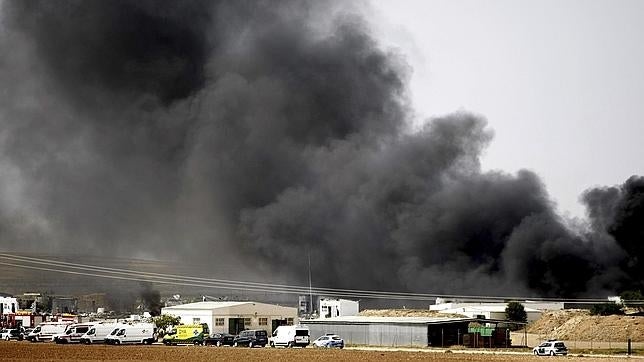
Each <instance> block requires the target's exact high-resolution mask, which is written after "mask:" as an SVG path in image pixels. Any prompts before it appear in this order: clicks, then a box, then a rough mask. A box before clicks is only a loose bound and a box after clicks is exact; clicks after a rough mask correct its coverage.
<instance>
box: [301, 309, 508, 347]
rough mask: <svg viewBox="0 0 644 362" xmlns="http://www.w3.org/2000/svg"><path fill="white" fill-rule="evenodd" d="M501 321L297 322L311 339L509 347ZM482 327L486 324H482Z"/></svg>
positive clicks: (361, 319)
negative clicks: (327, 336)
mask: <svg viewBox="0 0 644 362" xmlns="http://www.w3.org/2000/svg"><path fill="white" fill-rule="evenodd" d="M504 323H505V321H494V320H488V319H479V318H466V317H462V318H447V317H438V318H436V317H367V316H353V317H337V318H325V319H311V320H303V321H301V324H302V325H305V326H307V327H309V330H310V331H311V338H312V339H315V338H317V337H319V336H322V335H324V334H329V333H331V334H338V335H339V336H341V337H342V338H343V339H344V341H345V343H347V344H356V345H365V346H390V347H428V346H429V347H448V346H454V345H465V346H471V347H483V346H486V347H509V346H510V345H511V341H510V339H509V331H508V329H507V328H506V327H505V326H502V325H503V324H504ZM483 326H486V327H483Z"/></svg>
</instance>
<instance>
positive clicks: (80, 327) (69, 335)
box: [52, 323, 97, 344]
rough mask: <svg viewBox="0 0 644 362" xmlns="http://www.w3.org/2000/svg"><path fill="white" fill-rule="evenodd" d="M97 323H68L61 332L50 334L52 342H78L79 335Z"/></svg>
mask: <svg viewBox="0 0 644 362" xmlns="http://www.w3.org/2000/svg"><path fill="white" fill-rule="evenodd" d="M96 324H97V323H77V324H70V325H69V326H67V329H65V332H63V333H57V334H54V335H53V336H52V339H53V340H54V342H56V343H59V344H62V343H80V339H81V337H82V336H83V335H84V334H85V333H87V331H89V330H90V329H91V328H92V327H94V325H96Z"/></svg>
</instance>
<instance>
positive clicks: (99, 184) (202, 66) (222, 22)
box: [0, 0, 644, 296]
mask: <svg viewBox="0 0 644 362" xmlns="http://www.w3.org/2000/svg"><path fill="white" fill-rule="evenodd" d="M361 5H363V4H348V3H346V2H315V1H308V2H307V1H280V2H277V1H243V0H240V1H219V2H215V1H180V2H177V1H169V0H167V1H165V0H164V1H161V0H157V1H142V0H137V1H127V0H118V1H93V0H89V1H73V0H61V1H56V2H52V1H37V0H24V1H23V0H20V1H18V0H15V1H13V0H5V1H4V2H2V7H1V10H0V15H1V16H2V18H1V19H2V20H1V22H0V27H1V28H0V31H1V32H0V49H1V50H2V51H1V52H0V84H1V85H2V88H1V89H0V92H2V93H1V95H2V96H1V97H0V124H1V126H0V127H1V129H0V130H1V135H2V136H1V137H0V147H1V149H2V156H1V158H0V170H2V172H1V173H0V181H1V182H0V185H1V188H0V233H1V236H2V239H1V240H2V247H3V248H4V249H7V250H24V251H30V250H31V251H33V250H39V251H43V250H44V251H46V252H50V253H55V252H58V253H60V252H64V251H66V250H75V251H80V252H83V253H86V254H94V255H110V256H120V257H124V256H135V257H148V258H161V259H163V258H165V259H175V260H183V261H185V262H186V263H197V264H200V265H211V266H210V267H209V268H210V269H209V270H207V271H206V272H209V273H215V274H216V275H221V274H218V273H221V272H225V271H227V270H228V271H229V270H233V269H234V270H241V272H236V273H235V274H234V276H235V277H237V278H253V279H257V278H259V276H260V275H270V277H267V279H268V280H273V281H286V282H293V283H302V282H304V281H305V280H306V278H307V276H308V273H307V272H306V270H307V268H308V256H309V255H310V257H311V264H312V265H311V267H312V275H313V276H314V284H316V285H318V286H328V287H345V288H359V289H393V290H409V291H418V292H434V293H465V294H489V295H493V294H503V295H509V294H514V295H534V296H585V295H598V294H599V293H604V292H615V291H621V290H624V289H629V288H630V289H633V288H642V280H643V279H644V278H643V276H644V267H643V265H644V262H642V257H643V256H644V250H643V247H642V245H643V244H642V234H643V230H644V227H643V226H642V225H644V223H643V221H644V220H643V219H642V215H643V211H642V210H643V209H644V208H643V202H644V201H643V197H642V195H643V192H642V190H643V188H644V186H643V183H644V182H643V181H642V178H637V177H634V178H631V179H629V180H628V181H627V182H626V183H625V184H624V185H622V186H614V187H610V188H598V189H595V190H589V191H587V192H586V193H585V194H584V195H583V200H584V201H585V202H586V204H587V205H588V210H589V219H588V220H589V225H588V226H586V227H583V228H571V227H570V226H568V222H567V221H566V220H563V219H562V218H561V217H560V216H558V215H557V214H556V212H555V211H554V207H553V204H552V201H551V200H550V199H549V196H548V195H547V193H546V191H545V188H544V186H543V185H542V183H541V181H540V179H539V177H538V176H537V175H535V174H534V173H532V172H530V171H525V170H522V171H519V172H518V173H517V174H507V173H503V172H498V171H492V172H484V171H482V170H481V167H480V164H479V158H480V155H481V153H482V151H483V150H484V149H485V147H486V146H487V144H488V143H489V142H490V141H491V139H492V131H491V130H489V129H488V128H487V126H486V121H485V120H484V119H483V118H482V117H480V116H476V115H473V114H469V113H464V112H462V113H455V114H452V115H447V116H444V117H440V118H436V119H432V120H429V121H427V122H426V123H425V125H424V126H423V127H422V128H421V129H420V130H417V131H416V130H412V128H411V124H410V122H411V112H410V110H411V105H410V104H409V99H408V95H407V86H406V84H407V80H408V77H409V68H408V66H407V64H406V63H405V61H404V58H403V57H402V56H401V55H400V54H397V53H396V52H395V51H388V50H384V49H382V47H381V46H380V45H379V44H378V42H377V41H376V40H375V39H374V38H373V37H372V35H371V31H370V26H369V23H368V22H367V21H366V20H365V19H364V17H363V16H362V15H360V14H361V12H360V9H359V8H358V7H359V6H361ZM429 101H431V100H429Z"/></svg>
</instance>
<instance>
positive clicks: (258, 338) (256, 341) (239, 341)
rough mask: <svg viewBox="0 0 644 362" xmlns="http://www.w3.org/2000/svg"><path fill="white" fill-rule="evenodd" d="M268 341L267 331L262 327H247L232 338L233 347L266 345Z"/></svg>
mask: <svg viewBox="0 0 644 362" xmlns="http://www.w3.org/2000/svg"><path fill="white" fill-rule="evenodd" d="M267 343H268V333H266V331H265V330H263V329H247V330H244V331H241V332H239V334H238V335H237V336H235V339H233V347H238V346H248V347H250V348H253V347H266V344H267Z"/></svg>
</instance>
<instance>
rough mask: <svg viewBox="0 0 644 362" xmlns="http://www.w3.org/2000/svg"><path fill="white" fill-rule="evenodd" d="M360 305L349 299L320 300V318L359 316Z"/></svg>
mask: <svg viewBox="0 0 644 362" xmlns="http://www.w3.org/2000/svg"><path fill="white" fill-rule="evenodd" d="M358 309H359V303H358V302H356V301H353V300H347V299H320V305H319V311H320V318H334V317H345V316H356V315H358Z"/></svg>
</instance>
